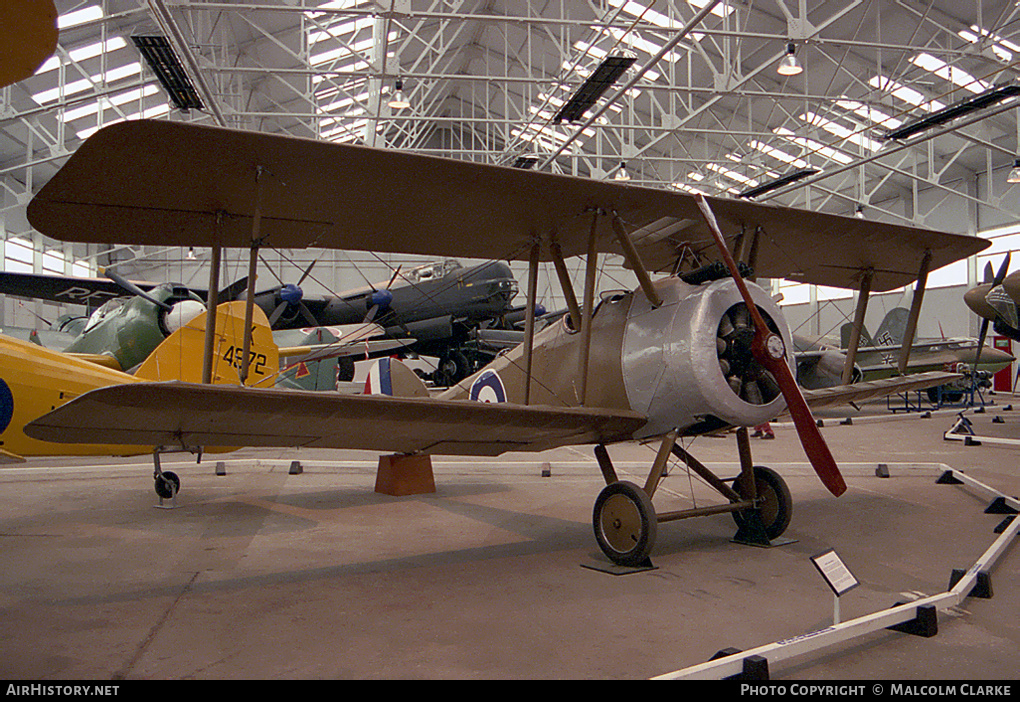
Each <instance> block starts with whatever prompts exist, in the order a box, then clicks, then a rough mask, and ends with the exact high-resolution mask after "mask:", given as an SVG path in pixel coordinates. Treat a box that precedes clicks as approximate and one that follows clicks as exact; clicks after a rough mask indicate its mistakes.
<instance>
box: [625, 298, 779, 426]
mask: <svg viewBox="0 0 1020 702" xmlns="http://www.w3.org/2000/svg"><path fill="white" fill-rule="evenodd" d="M656 287H657V290H658V292H659V294H660V296H661V297H662V299H663V303H662V305H661V306H659V307H657V308H653V307H652V306H651V305H650V303H649V302H648V300H647V299H646V298H645V296H644V295H641V294H635V295H634V296H633V300H632V302H631V308H630V310H629V312H628V318H627V328H626V331H625V333H624V338H623V355H622V363H623V377H624V385H625V388H626V392H627V399H628V402H629V404H630V407H631V408H632V409H634V410H636V411H638V412H642V413H644V414H646V415H647V416H648V418H649V421H648V423H647V424H646V425H645V426H644V427H643V428H642V430H641V432H640V435H639V436H638V437H637V438H643V437H648V436H655V435H658V434H663V433H665V432H668V431H670V430H672V429H674V428H676V429H680V430H681V432H684V431H685V430H692V431H704V430H707V429H711V428H713V427H723V426H727V425H733V426H754V425H757V424H761V423H762V422H766V421H769V420H771V419H773V418H775V417H776V415H778V414H779V413H780V412H781V411H782V410H783V409H784V408H785V406H786V405H785V402H784V400H783V397H782V394H781V393H780V392H779V388H778V384H777V383H776V381H775V379H774V378H772V377H771V375H770V374H768V373H767V372H766V371H764V369H763V368H762V367H761V366H760V364H758V363H757V361H755V360H754V358H753V357H752V356H751V352H750V341H751V339H752V338H753V323H752V322H751V321H750V315H749V313H748V310H747V308H746V306H745V305H744V302H743V299H742V298H741V296H740V291H739V290H738V289H737V286H736V284H735V283H734V282H733V280H732V279H729V278H726V279H722V280H716V281H713V282H711V283H707V284H701V285H690V284H688V283H685V282H684V281H682V280H680V279H679V278H667V279H663V280H660V281H657V282H656ZM747 287H748V289H749V290H750V291H751V296H752V298H753V299H754V301H755V305H756V306H757V307H758V309H759V310H760V311H761V313H762V315H763V316H764V317H765V319H766V323H768V324H769V326H770V327H771V328H772V330H773V331H774V332H776V333H777V334H779V335H780V336H781V337H782V339H783V342H784V343H785V346H786V356H787V363H788V364H790V365H791V370H792V363H793V343H792V337H791V334H790V330H789V328H788V326H787V324H786V321H785V319H784V318H783V315H782V313H781V312H780V310H779V307H778V305H776V304H775V302H773V301H772V299H771V297H770V296H769V295H768V293H766V292H765V291H764V290H762V289H761V288H760V287H758V286H757V285H755V284H754V283H751V282H748V283H747Z"/></svg>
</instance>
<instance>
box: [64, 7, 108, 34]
mask: <svg viewBox="0 0 1020 702" xmlns="http://www.w3.org/2000/svg"><path fill="white" fill-rule="evenodd" d="M102 17H103V8H101V7H99V6H98V5H89V6H88V7H83V8H82V9H80V10H75V11H74V12H68V13H67V14H64V15H60V16H59V17H57V29H70V28H71V27H76V26H78V25H79V24H85V23H86V22H91V21H92V20H97V19H102Z"/></svg>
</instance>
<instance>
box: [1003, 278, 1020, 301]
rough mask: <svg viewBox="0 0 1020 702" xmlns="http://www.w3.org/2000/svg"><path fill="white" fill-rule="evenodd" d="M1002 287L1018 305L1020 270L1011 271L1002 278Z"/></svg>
mask: <svg viewBox="0 0 1020 702" xmlns="http://www.w3.org/2000/svg"><path fill="white" fill-rule="evenodd" d="M1002 289H1003V290H1005V291H1006V294H1007V295H1009V296H1010V297H1011V298H1013V302H1015V303H1016V304H1018V305H1020V271H1013V272H1012V273H1010V274H1009V275H1007V276H1006V277H1005V278H1003V279H1002Z"/></svg>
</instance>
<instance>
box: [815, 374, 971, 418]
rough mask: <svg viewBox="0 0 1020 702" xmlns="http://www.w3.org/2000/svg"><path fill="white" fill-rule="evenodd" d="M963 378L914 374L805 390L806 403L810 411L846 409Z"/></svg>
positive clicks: (956, 375) (959, 375)
mask: <svg viewBox="0 0 1020 702" xmlns="http://www.w3.org/2000/svg"><path fill="white" fill-rule="evenodd" d="M962 377H963V376H962V375H961V374H960V373H945V372H942V371H930V372H928V373H915V374H912V375H901V376H896V377H893V378H883V379H881V380H869V381H866V382H863V383H854V384H853V385H837V386H836V387H832V388H821V389H819V390H804V391H803V393H804V399H805V400H807V403H808V405H809V406H810V407H811V409H821V408H823V407H832V406H834V405H846V404H849V403H851V402H864V401H865V400H873V399H875V398H879V397H886V396H888V395H895V394H897V393H901V392H909V391H911V390H924V389H925V388H932V387H935V386H937V385H945V384H946V383H951V382H953V381H954V380H959V379H960V378H962Z"/></svg>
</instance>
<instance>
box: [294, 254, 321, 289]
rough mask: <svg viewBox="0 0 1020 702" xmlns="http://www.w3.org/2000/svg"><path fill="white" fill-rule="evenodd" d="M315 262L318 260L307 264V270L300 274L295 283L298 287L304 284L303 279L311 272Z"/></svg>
mask: <svg viewBox="0 0 1020 702" xmlns="http://www.w3.org/2000/svg"><path fill="white" fill-rule="evenodd" d="M317 260H318V259H312V262H311V263H309V264H308V268H306V269H305V272H304V273H302V274H301V277H300V278H298V282H297V284H298V285H301V283H303V282H305V278H307V277H308V274H309V273H311V272H312V267H313V266H314V265H315V263H316V261H317Z"/></svg>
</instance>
